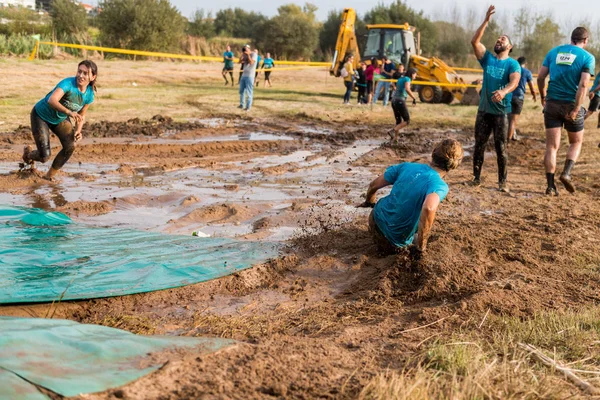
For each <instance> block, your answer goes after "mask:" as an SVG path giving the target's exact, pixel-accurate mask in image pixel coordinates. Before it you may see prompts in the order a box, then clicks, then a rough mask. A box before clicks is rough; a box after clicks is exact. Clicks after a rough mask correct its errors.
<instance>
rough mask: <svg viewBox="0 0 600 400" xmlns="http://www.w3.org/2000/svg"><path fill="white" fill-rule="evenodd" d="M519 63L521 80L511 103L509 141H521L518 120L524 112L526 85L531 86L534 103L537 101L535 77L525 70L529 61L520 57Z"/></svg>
mask: <svg viewBox="0 0 600 400" xmlns="http://www.w3.org/2000/svg"><path fill="white" fill-rule="evenodd" d="M517 61H518V62H519V65H520V66H521V79H520V80H519V86H517V88H516V89H515V91H514V92H513V96H512V100H511V102H510V104H511V106H512V111H511V113H510V114H509V115H508V139H509V140H519V137H518V136H517V120H518V119H519V115H521V111H523V102H524V101H525V90H526V88H525V85H526V84H529V90H531V94H532V95H533V101H534V102H535V101H536V98H535V89H534V88H533V75H532V74H531V71H530V70H528V69H527V68H525V66H526V65H527V60H526V59H525V57H519V58H518V60H517Z"/></svg>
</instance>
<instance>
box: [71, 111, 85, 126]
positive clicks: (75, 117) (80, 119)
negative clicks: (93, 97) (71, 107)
mask: <svg viewBox="0 0 600 400" xmlns="http://www.w3.org/2000/svg"><path fill="white" fill-rule="evenodd" d="M69 117H71V118H73V120H74V121H75V125H79V124H81V123H82V122H83V117H82V116H81V114H79V113H76V112H73V111H71V112H70V113H69Z"/></svg>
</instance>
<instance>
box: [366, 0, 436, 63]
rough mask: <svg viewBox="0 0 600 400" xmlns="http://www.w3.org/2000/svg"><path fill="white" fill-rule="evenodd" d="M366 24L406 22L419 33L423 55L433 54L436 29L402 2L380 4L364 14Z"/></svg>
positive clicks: (397, 0)
mask: <svg viewBox="0 0 600 400" xmlns="http://www.w3.org/2000/svg"><path fill="white" fill-rule="evenodd" d="M364 20H365V22H366V23H367V24H404V23H405V22H408V23H409V24H410V25H412V26H415V27H416V28H417V30H418V31H420V32H421V49H422V50H423V52H424V53H425V54H433V53H434V52H435V49H436V43H437V36H438V35H437V29H436V27H435V25H434V24H433V22H431V21H430V20H429V19H428V18H426V17H425V16H424V15H423V12H422V11H419V12H417V11H415V10H413V9H412V8H410V7H409V6H408V5H407V4H406V3H405V2H403V1H402V0H396V1H394V2H393V3H391V4H390V5H389V6H385V5H384V4H382V3H380V4H379V5H377V6H375V7H374V8H372V9H371V10H370V11H368V12H367V13H366V14H365V18H364Z"/></svg>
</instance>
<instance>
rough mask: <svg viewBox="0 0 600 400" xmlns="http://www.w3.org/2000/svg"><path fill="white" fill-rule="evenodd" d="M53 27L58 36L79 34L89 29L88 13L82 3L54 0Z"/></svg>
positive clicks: (51, 11) (51, 12)
mask: <svg viewBox="0 0 600 400" xmlns="http://www.w3.org/2000/svg"><path fill="white" fill-rule="evenodd" d="M50 17H52V28H53V29H54V31H55V32H56V34H57V35H58V36H64V35H70V34H77V33H81V32H85V30H86V29H87V13H86V12H85V9H84V8H83V6H82V5H80V4H78V3H75V2H74V1H73V0H53V2H52V10H50Z"/></svg>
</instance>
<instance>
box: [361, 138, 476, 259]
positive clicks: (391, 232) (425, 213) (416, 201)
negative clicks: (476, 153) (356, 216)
mask: <svg viewBox="0 0 600 400" xmlns="http://www.w3.org/2000/svg"><path fill="white" fill-rule="evenodd" d="M463 154H464V153H463V149H462V146H461V145H460V143H459V142H458V141H456V140H454V139H446V140H444V141H442V142H440V143H438V144H437V146H435V148H434V149H433V153H432V154H431V163H430V164H429V165H427V164H419V163H409V162H405V163H401V164H397V165H392V166H391V167H388V168H387V169H386V170H385V173H384V174H383V175H380V176H378V177H377V179H375V180H374V181H373V182H371V184H369V189H368V191H367V200H366V201H365V202H364V203H362V204H361V205H359V206H358V207H371V208H373V211H372V212H371V215H369V231H370V232H371V234H372V235H373V239H374V240H375V243H376V244H377V247H378V249H379V251H380V252H381V253H384V254H393V253H395V252H397V251H398V250H399V249H401V248H404V247H407V246H410V245H411V244H412V245H413V246H411V248H410V252H411V255H412V257H413V259H419V258H420V257H421V255H422V254H423V252H424V251H425V248H426V247H427V239H428V238H429V234H430V232H431V227H432V225H433V220H434V219H435V213H436V211H437V209H438V206H439V205H440V202H442V201H443V200H444V198H446V195H447V194H448V185H447V184H446V182H444V180H443V178H444V177H445V176H446V174H447V173H448V172H449V171H452V170H453V169H456V168H458V166H459V165H460V163H461V162H462V159H463ZM388 185H393V187H392V191H391V192H390V194H389V195H388V196H385V197H383V198H382V199H381V200H379V201H377V203H376V197H375V194H376V193H377V191H378V190H379V189H381V188H383V187H386V186H388ZM415 234H416V238H415Z"/></svg>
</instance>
